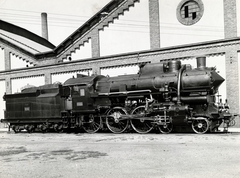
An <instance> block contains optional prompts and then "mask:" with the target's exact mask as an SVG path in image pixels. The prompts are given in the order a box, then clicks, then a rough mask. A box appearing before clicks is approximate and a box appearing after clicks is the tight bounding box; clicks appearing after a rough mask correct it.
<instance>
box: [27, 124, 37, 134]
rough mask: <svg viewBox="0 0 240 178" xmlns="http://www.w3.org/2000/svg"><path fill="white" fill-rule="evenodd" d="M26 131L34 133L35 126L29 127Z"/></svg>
mask: <svg viewBox="0 0 240 178" xmlns="http://www.w3.org/2000/svg"><path fill="white" fill-rule="evenodd" d="M26 130H27V132H28V133H32V132H33V131H34V130H35V127H34V125H28V126H27V128H26Z"/></svg>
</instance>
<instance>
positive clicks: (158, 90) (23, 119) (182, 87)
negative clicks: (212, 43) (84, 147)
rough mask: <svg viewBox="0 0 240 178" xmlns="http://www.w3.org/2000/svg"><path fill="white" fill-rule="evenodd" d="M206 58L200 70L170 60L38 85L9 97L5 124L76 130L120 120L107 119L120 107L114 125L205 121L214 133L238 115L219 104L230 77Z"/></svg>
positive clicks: (200, 64)
mask: <svg viewBox="0 0 240 178" xmlns="http://www.w3.org/2000/svg"><path fill="white" fill-rule="evenodd" d="M205 60H206V59H205V58H199V59H198V60H197V63H198V67H197V68H196V69H192V67H191V66H190V65H181V62H180V61H170V62H164V63H152V64H151V63H147V64H144V65H141V66H140V70H139V72H138V74H134V75H122V76H117V77H105V76H102V75H93V76H86V75H80V74H79V75H78V76H77V78H71V79H68V80H67V81H66V82H65V83H64V84H62V85H61V84H57V85H56V84H51V85H44V86H40V87H32V88H28V89H25V90H23V91H22V92H21V93H18V94H10V95H4V99H5V101H6V111H5V119H4V120H3V121H4V122H9V123H10V125H21V124H23V125H24V124H29V123H47V125H48V126H49V125H50V126H54V127H57V128H58V127H59V125H60V126H61V127H66V128H68V127H70V128H75V127H79V126H81V124H82V123H87V124H92V122H93V120H94V118H100V119H102V118H105V119H107V118H108V117H117V115H118V114H119V111H118V112H115V113H114V114H112V115H111V116H106V113H110V110H111V109H113V108H114V107H117V108H118V109H119V108H122V109H121V110H122V111H121V112H123V113H124V115H125V116H121V117H117V119H116V118H115V120H114V122H116V123H114V124H118V122H119V121H121V120H133V119H134V120H135V119H139V120H141V119H142V120H149V121H150V122H151V123H153V124H156V125H160V126H161V125H164V124H165V125H166V123H169V122H171V124H173V126H174V127H175V128H177V127H179V126H181V127H183V126H186V127H187V126H189V124H191V123H193V122H195V120H198V119H200V120H203V119H205V120H206V122H209V123H210V124H209V125H210V126H209V129H216V128H218V127H219V126H220V124H221V123H222V122H225V121H227V122H230V120H232V118H233V115H232V114H230V113H229V110H228V109H227V108H221V109H219V106H218V105H216V99H215V98H216V97H215V95H216V93H217V92H218V88H219V86H220V85H221V83H222V82H224V79H223V78H222V77H221V76H220V75H219V74H218V73H217V72H216V69H215V68H208V67H206V66H205ZM218 104H220V103H218ZM139 106H140V107H141V106H144V108H145V109H144V110H145V111H144V113H145V114H144V115H143V114H140V115H139V114H138V115H135V116H134V115H133V114H131V113H132V112H133V111H135V109H136V108H138V107H139ZM86 120H87V121H86ZM140 124H141V123H140ZM207 124H208V123H207ZM98 125H102V123H101V122H99V123H98ZM200 126H201V124H199V125H197V127H200ZM37 127H38V126H37ZM98 127H100V126H98ZM101 127H102V126H101ZM110 130H111V129H110Z"/></svg>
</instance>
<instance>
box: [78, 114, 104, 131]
mask: <svg viewBox="0 0 240 178" xmlns="http://www.w3.org/2000/svg"><path fill="white" fill-rule="evenodd" d="M101 125H102V119H101V117H94V116H93V115H89V116H85V117H84V118H83V121H82V127H83V129H84V130H85V131H86V132H87V133H95V132H97V131H98V130H99V129H100V128H101Z"/></svg>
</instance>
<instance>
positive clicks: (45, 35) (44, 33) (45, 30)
mask: <svg viewBox="0 0 240 178" xmlns="http://www.w3.org/2000/svg"><path fill="white" fill-rule="evenodd" d="M41 17H42V37H43V38H45V39H46V40H48V23H47V13H45V12H43V13H42V14H41Z"/></svg>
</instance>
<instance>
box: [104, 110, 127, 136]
mask: <svg viewBox="0 0 240 178" xmlns="http://www.w3.org/2000/svg"><path fill="white" fill-rule="evenodd" d="M126 114H127V111H126V110H125V109H124V108H122V107H115V108H112V109H110V110H109V111H108V112H107V116H109V117H107V118H106V124H107V127H108V129H109V130H110V131H111V132H113V133H122V132H124V131H125V130H126V129H127V128H128V125H129V120H128V119H125V120H120V117H121V116H122V115H126Z"/></svg>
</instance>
